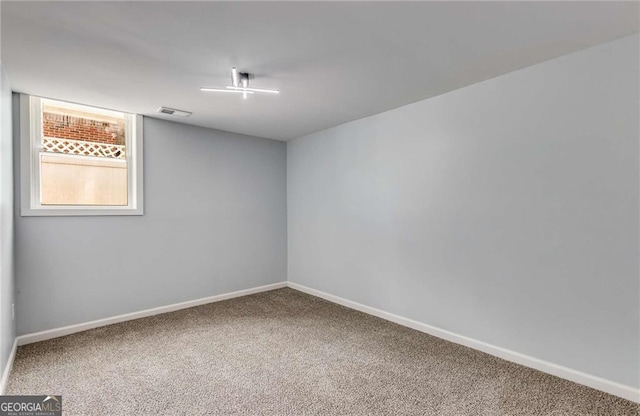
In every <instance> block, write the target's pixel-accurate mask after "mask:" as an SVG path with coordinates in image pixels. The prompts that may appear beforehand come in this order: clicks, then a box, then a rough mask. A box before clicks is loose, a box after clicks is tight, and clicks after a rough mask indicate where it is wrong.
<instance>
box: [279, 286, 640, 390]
mask: <svg viewBox="0 0 640 416" xmlns="http://www.w3.org/2000/svg"><path fill="white" fill-rule="evenodd" d="M287 286H289V287H290V288H292V289H295V290H299V291H300V292H304V293H307V294H309V295H313V296H317V297H319V298H322V299H325V300H328V301H329V302H333V303H337V304H339V305H342V306H346V307H347V308H350V309H355V310H357V311H360V312H364V313H366V314H369V315H373V316H377V317H378V318H382V319H385V320H387V321H391V322H394V323H396V324H399V325H402V326H406V327H408V328H411V329H415V330H416V331H420V332H424V333H427V334H429V335H433V336H436V337H438V338H442V339H444V340H447V341H451V342H454V343H456V344H460V345H464V346H465V347H469V348H473V349H475V350H478V351H482V352H485V353H487V354H490V355H493V356H495V357H498V358H502V359H504V360H507V361H511V362H513V363H516V364H520V365H523V366H525V367H530V368H534V369H536V370H539V371H542V372H544V373H548V374H551V375H554V376H556V377H560V378H563V379H566V380H569V381H573V382H575V383H578V384H582V385H585V386H588V387H591V388H594V389H596V390H600V391H603V392H605V393H609V394H613V395H614V396H618V397H622V398H623V399H627V400H631V401H633V402H636V403H640V389H636V388H633V387H631V386H625V385H623V384H619V383H615V382H613V381H609V380H606V379H603V378H600V377H596V376H593V375H590V374H586V373H583V372H581V371H576V370H573V369H571V368H567V367H563V366H561V365H557V364H553V363H550V362H548V361H544V360H540V359H537V358H534V357H530V356H528V355H524V354H520V353H518V352H515V351H511V350H508V349H506V348H502V347H498V346H495V345H491V344H488V343H486V342H483V341H478V340H476V339H473V338H469V337H465V336H463V335H458V334H456V333H453V332H450V331H447V330H444V329H440V328H437V327H435V326H431V325H427V324H424V323H422V322H418V321H414V320H413V319H409V318H405V317H402V316H399V315H395V314H393V313H389V312H385V311H383V310H380V309H377V308H373V307H370V306H367V305H363V304H361V303H358V302H353V301H350V300H348V299H344V298H341V297H339V296H334V295H331V294H329V293H325V292H322V291H320V290H316V289H312V288H310V287H306V286H303V285H300V284H298V283H293V282H288V283H287Z"/></svg>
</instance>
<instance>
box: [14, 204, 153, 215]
mask: <svg viewBox="0 0 640 416" xmlns="http://www.w3.org/2000/svg"><path fill="white" fill-rule="evenodd" d="M113 215H144V211H143V209H142V208H138V209H136V208H130V207H122V208H116V207H103V208H89V207H87V208H71V207H65V206H60V207H56V208H26V209H22V210H21V212H20V216H22V217H87V216H113Z"/></svg>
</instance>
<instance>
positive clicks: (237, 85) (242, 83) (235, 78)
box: [200, 66, 280, 100]
mask: <svg viewBox="0 0 640 416" xmlns="http://www.w3.org/2000/svg"><path fill="white" fill-rule="evenodd" d="M249 76H250V74H249V73H248V72H238V69H237V68H236V67H235V66H234V67H232V68H231V85H228V86H227V87H226V88H212V87H200V91H204V92H230V93H237V94H242V98H244V99H245V100H246V99H247V96H248V95H249V94H253V93H256V92H264V93H268V94H280V91H278V90H272V89H266V88H249Z"/></svg>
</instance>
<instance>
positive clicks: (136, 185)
mask: <svg viewBox="0 0 640 416" xmlns="http://www.w3.org/2000/svg"><path fill="white" fill-rule="evenodd" d="M41 100H42V99H41V98H40V97H36V96H31V95H27V94H20V185H21V186H20V208H21V211H20V212H21V215H22V216H23V217H29V216H85V215H143V213H144V210H143V207H144V205H143V189H142V185H143V166H142V160H143V158H142V141H143V132H142V123H143V120H142V116H141V115H137V114H128V113H124V114H125V128H126V134H125V136H126V139H125V140H126V141H125V146H126V152H125V158H126V161H127V193H128V195H127V203H128V204H127V205H121V206H110V205H42V204H41V200H40V153H41V152H40V147H41V146H42V137H41V136H42V126H41V124H42V120H41V118H42V112H41V108H42V107H41V105H40V104H41Z"/></svg>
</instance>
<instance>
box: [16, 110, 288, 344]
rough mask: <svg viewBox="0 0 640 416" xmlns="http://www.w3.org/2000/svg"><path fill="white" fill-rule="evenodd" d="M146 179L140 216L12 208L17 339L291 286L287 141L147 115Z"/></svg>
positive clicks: (145, 131) (145, 130)
mask: <svg viewBox="0 0 640 416" xmlns="http://www.w3.org/2000/svg"><path fill="white" fill-rule="evenodd" d="M14 111H16V109H15V108H14ZM17 179H18V180H19V178H17ZM144 180H145V189H144V195H145V201H144V206H145V214H144V216H131V217H121V216H118V217H113V216H112V217H41V218H38V217H21V216H20V215H19V212H20V211H19V209H17V210H16V214H17V215H16V217H15V218H16V224H15V229H16V253H17V255H16V274H17V302H16V308H17V310H16V315H17V332H18V334H20V335H22V334H26V333H32V332H36V331H41V330H45V329H51V328H57V327H61V326H65V325H70V324H75V323H81V322H87V321H91V320H94V319H99V318H105V317H111V316H115V315H119V314H124V313H128V312H135V311H139V310H143V309H147V308H152V307H157V306H163V305H168V304H172V303H176V302H182V301H187V300H193V299H199V298H203V297H206V296H211V295H216V294H222V293H227V292H232V291H235V290H241V289H248V288H252V287H256V286H261V285H266V284H270V283H275V282H281V281H284V280H286V248H287V247H286V145H285V143H283V142H277V141H272V140H266V139H260V138H255V137H248V136H241V135H237V134H232V133H224V132H219V131H215V130H210V129H205V128H200V127H193V126H188V125H184V124H178V123H173V122H168V121H162V120H157V119H150V118H145V119H144ZM17 184H18V182H17V181H16V185H17ZM16 191H17V192H19V187H18V186H16ZM16 198H17V201H19V200H20V197H19V195H16Z"/></svg>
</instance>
